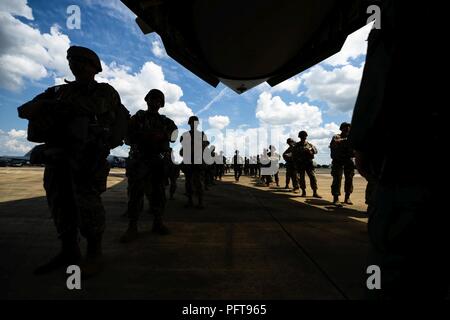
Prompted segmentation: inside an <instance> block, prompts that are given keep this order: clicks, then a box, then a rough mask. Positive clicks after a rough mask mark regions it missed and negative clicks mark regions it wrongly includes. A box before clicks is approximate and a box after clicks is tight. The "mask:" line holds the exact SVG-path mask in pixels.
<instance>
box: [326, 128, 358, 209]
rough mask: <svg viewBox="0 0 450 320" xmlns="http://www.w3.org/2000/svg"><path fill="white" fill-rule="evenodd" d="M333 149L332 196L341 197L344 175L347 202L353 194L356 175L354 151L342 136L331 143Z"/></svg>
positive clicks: (336, 137) (334, 137)
mask: <svg viewBox="0 0 450 320" xmlns="http://www.w3.org/2000/svg"><path fill="white" fill-rule="evenodd" d="M330 149H331V159H332V163H331V175H332V176H333V182H332V184H331V194H332V195H333V196H335V197H337V196H340V195H341V181H342V174H344V177H345V184H344V192H345V197H346V201H347V200H348V199H349V197H350V194H351V193H352V192H353V176H354V175H355V164H354V162H353V157H354V154H353V149H352V147H351V146H350V144H349V142H348V140H347V137H342V136H341V135H340V134H337V135H335V136H333V138H332V139H331V143H330Z"/></svg>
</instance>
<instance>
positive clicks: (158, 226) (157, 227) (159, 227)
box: [152, 217, 170, 235]
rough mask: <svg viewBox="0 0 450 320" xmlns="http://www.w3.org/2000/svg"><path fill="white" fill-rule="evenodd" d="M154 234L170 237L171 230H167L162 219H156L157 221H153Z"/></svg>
mask: <svg viewBox="0 0 450 320" xmlns="http://www.w3.org/2000/svg"><path fill="white" fill-rule="evenodd" d="M152 232H153V233H158V234H160V235H168V234H169V233H170V231H169V228H167V227H166V226H165V225H164V224H163V222H162V219H161V217H155V220H154V221H153V227H152Z"/></svg>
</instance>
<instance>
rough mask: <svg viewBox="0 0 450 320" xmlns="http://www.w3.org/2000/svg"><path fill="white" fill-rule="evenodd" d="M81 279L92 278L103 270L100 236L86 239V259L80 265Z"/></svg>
mask: <svg viewBox="0 0 450 320" xmlns="http://www.w3.org/2000/svg"><path fill="white" fill-rule="evenodd" d="M80 268H81V276H82V277H83V278H89V277H92V276H94V275H96V274H98V273H100V272H101V271H102V270H103V258H102V236H101V235H96V236H94V237H89V238H87V250H86V258H85V259H84V260H83V262H82V263H81V265H80Z"/></svg>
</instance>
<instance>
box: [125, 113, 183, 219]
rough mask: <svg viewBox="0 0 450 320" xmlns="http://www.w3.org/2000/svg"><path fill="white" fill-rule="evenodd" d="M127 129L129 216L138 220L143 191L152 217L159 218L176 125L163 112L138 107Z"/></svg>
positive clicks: (161, 211)
mask: <svg viewBox="0 0 450 320" xmlns="http://www.w3.org/2000/svg"><path fill="white" fill-rule="evenodd" d="M128 130H129V133H128V138H127V141H128V142H129V143H130V144H131V152H130V159H129V162H128V168H127V174H128V188H129V200H128V217H129V219H130V222H131V223H136V222H137V220H138V218H139V213H140V211H141V210H142V199H143V197H144V195H145V196H146V197H147V199H148V200H149V203H150V210H151V212H152V213H153V214H154V215H155V221H157V220H160V219H161V217H162V215H163V213H164V208H165V205H166V196H165V182H166V181H165V180H166V178H167V176H166V175H165V173H166V171H167V170H166V169H165V168H166V163H165V162H166V161H167V160H168V159H170V147H169V142H170V136H171V134H172V133H173V132H174V131H175V130H177V126H176V125H175V123H174V122H173V121H172V120H171V119H169V118H167V117H166V116H164V115H161V114H159V113H151V112H148V111H143V110H139V111H138V112H137V113H136V114H135V115H134V116H132V117H131V119H130V123H129V129H128Z"/></svg>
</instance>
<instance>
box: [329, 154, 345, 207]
mask: <svg viewBox="0 0 450 320" xmlns="http://www.w3.org/2000/svg"><path fill="white" fill-rule="evenodd" d="M343 171H344V170H343V165H342V164H341V163H338V162H336V161H334V160H333V162H332V164H331V176H332V177H333V182H332V184H331V194H332V195H333V203H334V204H338V203H339V196H340V195H341V183H342V174H343Z"/></svg>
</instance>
